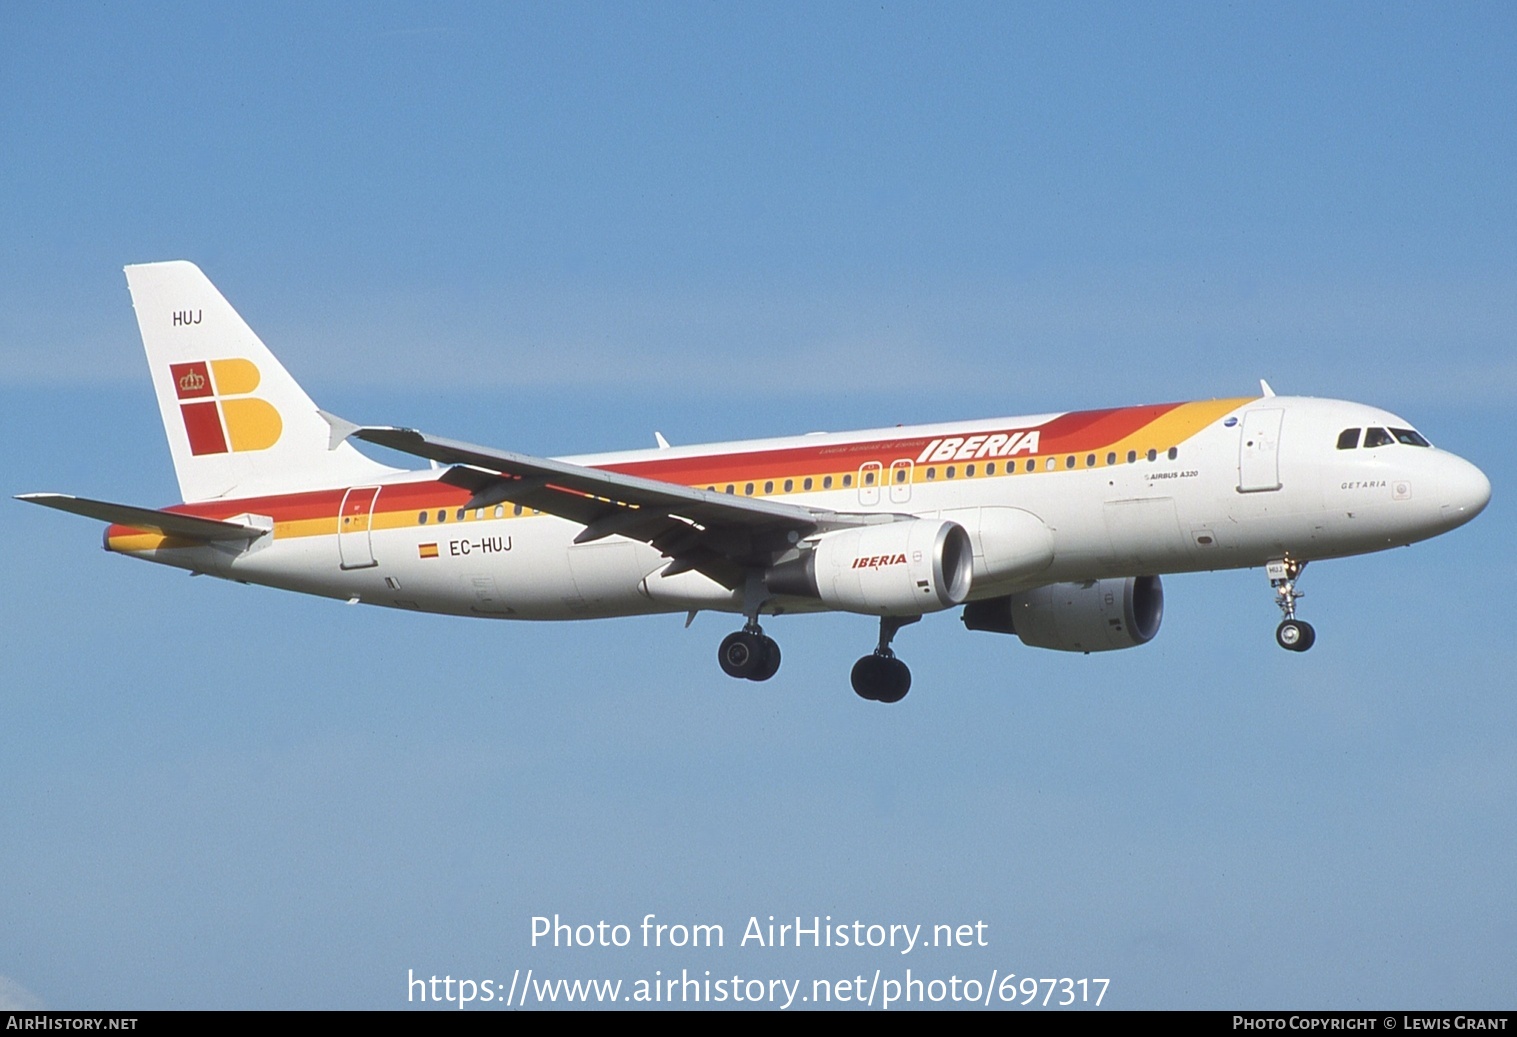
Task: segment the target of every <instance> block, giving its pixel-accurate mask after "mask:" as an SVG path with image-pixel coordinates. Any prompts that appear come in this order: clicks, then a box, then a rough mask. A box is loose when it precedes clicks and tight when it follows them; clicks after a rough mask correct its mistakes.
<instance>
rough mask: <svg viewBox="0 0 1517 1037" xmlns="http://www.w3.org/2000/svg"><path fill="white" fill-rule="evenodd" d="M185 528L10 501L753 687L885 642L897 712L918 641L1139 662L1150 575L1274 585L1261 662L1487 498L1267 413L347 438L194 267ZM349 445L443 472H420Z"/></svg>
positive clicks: (1453, 478) (1323, 403)
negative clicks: (1322, 572) (799, 618)
mask: <svg viewBox="0 0 1517 1037" xmlns="http://www.w3.org/2000/svg"><path fill="white" fill-rule="evenodd" d="M125 272H126V277H127V285H128V288H129V289H130V292H131V297H132V304H133V307H134V309H135V311H136V316H137V323H138V327H139V329H140V331H141V335H142V341H143V345H144V347H145V349H146V352H147V360H148V366H149V368H150V370H151V373H152V379H153V387H154V389H155V391H156V394H157V399H158V406H159V410H160V412H161V415H162V419H163V425H164V431H165V433H166V434H167V437H168V442H169V451H170V454H171V455H172V457H173V462H174V470H175V473H176V475H177V476H178V481H179V488H180V492H181V496H182V497H183V501H184V503H182V504H176V505H173V506H170V507H165V508H161V509H154V508H144V507H134V506H130V505H124V504H115V503H110V502H106V501H99V500H92V499H89V498H83V497H74V496H69V495H66V494H59V493H31V494H24V495H21V496H20V497H19V498H18V499H20V500H24V501H28V502H30V503H33V504H40V505H44V506H47V507H50V508H56V509H59V510H62V511H67V512H72V513H75V514H79V515H84V516H87V517H89V518H93V519H97V520H100V521H104V522H107V523H110V525H109V526H108V528H107V529H106V531H105V538H104V546H105V549H106V550H108V551H113V552H117V553H120V554H124V555H129V556H131V557H134V558H141V559H145V560H147V561H152V562H158V563H161V564H164V565H170V566H175V567H177V568H181V569H188V570H190V572H192V573H206V574H210V575H213V576H218V577H221V578H224V579H228V580H233V581H237V582H241V583H252V584H263V585H267V586H271V587H278V588H283V589H286V590H292V591H299V592H302V593H306V594H315V595H322V596H325V597H330V598H337V599H342V600H345V601H347V602H349V603H363V604H369V605H381V606H385V607H389V608H398V609H411V610H417V611H422V612H436V613H446V614H450V615H458V616H479V617H487V618H494V619H525V620H568V619H584V618H599V617H608V616H632V615H645V614H651V613H679V612H684V613H686V614H687V617H688V618H687V620H686V626H688V625H689V623H690V621H691V620H693V619H694V617H695V615H696V614H697V613H698V612H701V611H708V610H710V611H718V612H725V613H732V614H736V615H739V616H741V617H743V620H744V622H743V626H742V628H741V629H740V630H737V631H734V632H733V633H731V634H730V635H728V636H727V637H726V638H725V639H724V640H723V641H722V642H721V645H720V647H719V650H718V653H717V658H718V662H719V664H720V666H721V668H722V670H723V671H724V672H726V673H727V674H728V675H730V676H732V677H735V678H741V679H748V680H752V681H765V680H768V679H770V678H771V677H773V676H774V675H775V673H776V672H777V671H778V669H779V666H780V649H779V645H778V644H777V643H776V642H775V641H774V640H773V638H771V637H770V636H769V635H768V634H766V633H764V630H763V627H762V626H761V625H760V618H761V617H763V616H778V615H781V614H785V613H807V612H824V611H843V612H851V613H858V614H860V615H866V616H871V617H876V618H877V619H878V620H879V636H878V639H877V643H876V645H875V647H874V649H873V651H872V652H870V653H869V654H867V655H864V656H863V657H862V658H860V659H859V660H858V661H857V663H856V664H855V665H854V667H853V671H852V675H851V683H852V685H853V689H854V691H855V692H856V693H857V694H858V695H859V696H861V697H862V698H864V699H867V700H872V701H877V702H898V701H900V700H901V699H902V698H903V697H904V696H905V695H906V693H907V692H908V691H909V690H910V687H911V673H910V670H909V669H908V668H907V666H906V664H905V663H904V662H902V661H901V660H900V659H898V658H897V657H896V655H895V652H894V650H893V648H892V644H893V642H894V639H895V636H896V635H897V633H898V632H899V631H900V630H901V629H902V628H903V627H905V626H907V625H908V624H911V623H915V622H917V621H918V620H920V619H921V618H922V617H923V616H925V615H928V614H930V613H935V612H943V611H946V610H949V609H954V608H962V610H963V611H962V620H963V623H964V625H965V626H966V627H967V628H968V629H970V630H976V631H988V632H992V633H999V634H1011V635H1015V636H1016V637H1017V638H1019V639H1020V640H1021V641H1022V642H1023V643H1025V644H1027V645H1031V646H1035V647H1039V648H1048V649H1055V650H1062V651H1070V652H1084V653H1090V652H1098V651H1108V650H1113V649H1121V648H1132V647H1136V646H1139V645H1142V644H1145V643H1147V642H1149V641H1151V640H1152V639H1153V637H1154V636H1155V635H1156V634H1157V633H1158V630H1159V625H1160V622H1161V620H1162V618H1163V612H1164V593H1163V586H1162V583H1161V580H1160V574H1162V573H1179V572H1193V571H1202V570H1218V569H1239V568H1257V567H1261V566H1262V567H1263V568H1264V569H1265V572H1266V575H1267V577H1268V579H1269V582H1270V585H1271V587H1272V588H1273V590H1274V595H1275V601H1276V604H1277V605H1278V606H1279V608H1280V610H1281V613H1282V619H1281V621H1280V624H1279V626H1278V627H1277V628H1276V631H1275V639H1276V641H1277V643H1278V644H1279V645H1280V646H1281V647H1282V648H1285V649H1288V650H1291V651H1294V652H1304V651H1306V650H1307V649H1309V648H1311V647H1312V644H1313V643H1314V642H1315V640H1316V632H1315V630H1314V629H1313V627H1312V626H1311V624H1309V623H1307V622H1306V621H1305V620H1302V619H1300V618H1298V617H1297V615H1296V603H1297V600H1298V599H1299V598H1300V597H1301V591H1300V590H1299V588H1298V585H1297V584H1298V581H1299V579H1300V577H1301V573H1302V570H1303V569H1304V568H1305V567H1306V565H1307V564H1308V563H1309V562H1314V561H1318V560H1321V559H1328V558H1338V557H1344V556H1348V555H1358V554H1366V553H1369V552H1373V551H1381V550H1385V549H1387V548H1391V547H1397V546H1401V545H1406V544H1411V543H1413V542H1415V541H1419V540H1425V539H1427V538H1429V537H1433V536H1437V535H1439V534H1441V533H1444V532H1447V531H1449V530H1451V529H1454V528H1456V527H1458V526H1461V525H1463V524H1464V523H1466V522H1468V521H1470V520H1471V519H1473V518H1474V517H1475V516H1476V515H1478V514H1479V513H1480V512H1481V510H1482V509H1484V507H1485V506H1486V504H1487V502H1488V501H1489V500H1490V494H1491V486H1490V482H1489V481H1488V480H1487V479H1486V477H1485V475H1484V474H1483V473H1482V472H1481V471H1480V469H1479V468H1477V467H1476V466H1475V465H1473V464H1471V463H1470V462H1468V461H1465V460H1463V459H1462V458H1460V457H1457V456H1455V455H1453V454H1451V453H1448V452H1446V451H1443V450H1439V449H1437V448H1435V447H1433V446H1432V445H1431V444H1430V443H1429V442H1428V440H1427V439H1426V438H1424V437H1423V436H1422V434H1421V433H1419V432H1418V431H1417V430H1416V429H1415V428H1413V427H1412V425H1411V423H1410V422H1407V421H1405V420H1404V419H1402V418H1399V417H1397V416H1396V415H1394V414H1391V413H1388V412H1386V411H1384V410H1381V409H1379V408H1376V407H1371V406H1365V405H1363V404H1359V403H1349V402H1344V401H1339V400H1327V399H1316V398H1311V397H1295V396H1277V395H1275V394H1274V392H1273V391H1272V390H1271V389H1270V387H1269V385H1268V383H1267V382H1264V381H1261V382H1260V390H1261V394H1260V395H1258V396H1248V397H1237V398H1230V399H1214V400H1197V401H1191V402H1183V403H1167V404H1157V405H1150V406H1139V407H1120V408H1115V409H1107V410H1090V411H1075V412H1062V413H1049V414H1037V415H1031V416H1025V417H1011V418H995V419H990V420H981V421H969V422H950V423H944V424H935V425H920V426H913V427H895V428H884V429H872V430H867V431H861V432H848V433H812V434H810V435H803V436H791V437H787V438H777V439H765V440H755V441H747V442H732V443H716V444H708V445H702V446H678V447H675V446H670V445H669V444H668V443H667V441H666V440H664V437H663V436H662V435H661V434H657V433H656V434H655V435H656V439H657V447H656V448H654V449H648V450H637V451H630V452H621V453H611V454H598V455H594V456H583V457H568V458H561V459H554V458H541V457H533V456H529V455H526V454H521V453H516V452H513V451H508V450H497V449H491V448H488V447H482V446H475V445H472V444H469V443H463V442H458V441H454V440H451V439H445V438H441V437H438V436H434V435H431V434H428V433H424V432H421V431H418V430H415V429H407V428H398V427H393V426H379V425H358V424H354V423H352V422H349V421H346V420H343V419H342V418H339V417H336V416H335V415H332V414H328V413H326V412H324V411H321V410H319V409H318V408H317V406H316V404H315V403H314V402H313V401H312V400H311V398H310V397H309V396H307V395H306V393H305V391H304V390H302V389H301V388H300V386H299V385H298V384H297V383H296V381H295V380H294V379H293V378H292V377H291V376H290V374H289V373H288V372H287V371H286V370H285V368H284V367H283V366H282V365H281V364H280V363H279V361H278V360H276V359H275V358H274V355H273V353H271V352H270V351H269V350H268V348H267V347H266V346H265V345H264V344H263V342H262V341H261V340H260V339H259V338H258V336H257V335H256V334H255V333H254V332H253V331H252V329H251V328H250V327H249V326H248V325H247V324H246V323H245V322H244V321H243V319H242V318H241V317H240V316H239V315H238V314H237V312H236V311H235V310H234V309H233V308H232V306H231V305H230V304H229V303H228V302H227V301H226V299H225V298H224V297H223V296H222V294H221V293H220V292H219V291H218V290H217V289H216V288H215V286H214V285H212V283H211V282H210V280H209V279H208V278H207V277H206V276H205V275H204V274H203V273H202V272H201V271H200V269H199V268H198V267H196V266H195V265H194V264H192V263H189V262H184V261H174V262H164V263H147V264H140V265H133V266H128V267H126V268H125ZM354 441H358V442H364V443H371V444H376V445H378V446H382V447H387V448H389V449H391V450H395V451H399V452H402V453H405V454H410V455H414V456H415V457H418V458H421V459H424V460H426V461H428V462H430V466H429V467H427V468H423V469H420V470H416V471H407V470H402V469H398V468H394V467H390V466H388V465H384V464H381V463H379V462H378V461H375V460H373V459H371V458H369V457H367V456H366V455H364V454H363V453H361V452H360V451H359V450H357V449H356V448H355V447H354V445H353V443H354Z"/></svg>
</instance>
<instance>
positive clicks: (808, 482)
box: [801, 475, 811, 490]
mask: <svg viewBox="0 0 1517 1037" xmlns="http://www.w3.org/2000/svg"><path fill="white" fill-rule="evenodd" d="M801 489H803V490H809V489H811V476H809V475H808V476H806V481H805V482H803V483H801Z"/></svg>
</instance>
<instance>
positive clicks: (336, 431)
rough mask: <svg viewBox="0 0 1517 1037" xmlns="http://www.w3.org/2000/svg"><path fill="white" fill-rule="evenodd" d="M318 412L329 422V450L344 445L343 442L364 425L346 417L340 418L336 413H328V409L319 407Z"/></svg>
mask: <svg viewBox="0 0 1517 1037" xmlns="http://www.w3.org/2000/svg"><path fill="white" fill-rule="evenodd" d="M316 413H317V414H320V415H321V417H322V419H323V420H324V421H325V422H326V423H327V426H328V428H330V429H331V432H330V434H329V435H328V438H327V449H328V450H336V449H337V448H338V447H340V446H342V444H343V443H345V442H347V439H348V437H349V436H351V435H352V434H353V433H355V432H357V431H358V430H359V429H360V428H362V427H363V426H362V425H355V424H353V423H352V422H351V421H348V420H347V419H346V418H339V417H338V416H337V415H335V414H328V413H327V412H326V411H324V410H321V409H319V408H318V409H317V411H316Z"/></svg>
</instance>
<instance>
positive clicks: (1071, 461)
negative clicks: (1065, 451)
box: [1064, 454, 1075, 468]
mask: <svg viewBox="0 0 1517 1037" xmlns="http://www.w3.org/2000/svg"><path fill="white" fill-rule="evenodd" d="M1074 466H1075V455H1074V454H1070V455H1069V456H1068V457H1066V458H1065V459H1064V467H1065V468H1073V467H1074Z"/></svg>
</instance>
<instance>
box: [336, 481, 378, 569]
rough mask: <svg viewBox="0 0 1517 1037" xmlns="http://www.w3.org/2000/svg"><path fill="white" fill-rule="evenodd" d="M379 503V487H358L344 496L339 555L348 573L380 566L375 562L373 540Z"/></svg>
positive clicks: (338, 533)
mask: <svg viewBox="0 0 1517 1037" xmlns="http://www.w3.org/2000/svg"><path fill="white" fill-rule="evenodd" d="M378 500H379V487H378V486H355V487H354V488H353V489H351V490H349V491H348V492H347V493H345V494H343V497H342V507H341V508H339V509H338V513H337V554H338V557H339V558H340V559H341V560H342V562H341V564H342V567H343V568H344V569H367V568H369V567H370V566H373V565H378V564H379V563H378V562H376V561H375V560H374V544H373V542H372V541H371V540H370V538H369V532H370V526H371V525H372V524H373V520H374V505H375V504H376V503H377V502H378Z"/></svg>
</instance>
